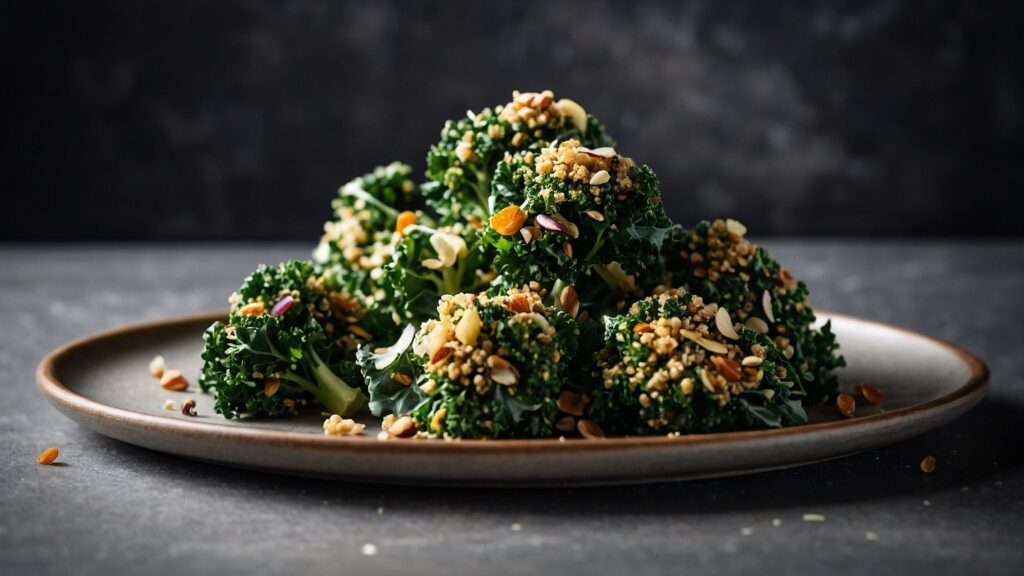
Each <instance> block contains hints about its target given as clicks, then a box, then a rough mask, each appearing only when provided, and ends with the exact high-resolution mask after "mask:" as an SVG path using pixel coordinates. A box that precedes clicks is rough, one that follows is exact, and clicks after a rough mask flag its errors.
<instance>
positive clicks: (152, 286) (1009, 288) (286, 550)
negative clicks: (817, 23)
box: [0, 240, 1024, 576]
mask: <svg viewBox="0 0 1024 576" xmlns="http://www.w3.org/2000/svg"><path fill="white" fill-rule="evenodd" d="M767 244H768V246H769V247H770V248H771V249H772V250H773V252H774V254H775V255H776V256H777V257H778V258H779V259H780V260H782V261H783V262H784V263H785V264H787V265H788V267H789V268H790V269H791V270H792V271H793V272H794V273H795V274H796V275H797V276H799V277H802V278H804V279H806V280H807V282H808V283H809V285H810V286H811V289H812V299H813V301H814V303H815V304H817V305H818V306H820V307H823V308H829V309H834V310H837V311H842V312H847V313H851V314H857V315H863V316H867V317H870V318H874V319H878V320H883V321H886V322H892V323H895V324H899V325H902V326H906V327H909V328H911V329H915V330H919V331H922V332H925V333H927V334H931V335H934V336H938V337H940V338H944V339H947V340H950V341H952V342H955V343H957V344H960V345H962V346H965V347H966V348H967V349H969V350H971V351H973V352H975V353H977V354H979V355H980V356H981V357H982V358H984V359H985V360H986V361H987V362H988V364H989V367H990V368H991V371H992V387H991V393H990V396H989V397H988V399H987V400H986V401H985V402H983V403H982V404H981V405H980V406H979V407H978V408H976V409H975V410H974V411H972V412H971V413H970V414H968V415H966V416H964V417H962V418H961V419H959V420H957V421H955V422H954V423H952V424H949V425H947V426H945V427H943V428H941V429H938V430H935V431H934V432H932V433H929V434H926V435H924V436H921V437H918V438H915V439H913V440H909V441H905V442H901V443H899V444H896V445H893V446H890V447H887V448H883V449H881V450H876V451H873V452H869V453H865V454H861V455H859V456H854V457H851V458H846V459H843V460H838V461H834V462H829V463H824V464H818V465H814V466H808V467H804V468H798V469H793V470H787V471H780V472H772V473H764V474H757V475H752V476H746V477H740V478H730V479H721V480H706V481H697V482H686V483H676V484H661V485H651V486H642V487H622V488H588V489H547V490H479V489H477V490H474V489H440V488H422V489H416V488H409V487H390V486H373V485H354V484H345V483H339V482H327V481H319V480H308V479H302V478H293V477H285V476H277V475H272V474H263V473H257V472H249V471H242V470H236V469H230V468H223V467H218V466H215V465H208V464H201V463H197V462H192V461H188V460H182V459H179V458H175V457H172V456H167V455H164V454H160V453H156V452H151V451H148V450H144V449H141V448H136V447H134V446H131V445H128V444H123V443H120V442H117V441H114V440H110V439H107V438H105V437H102V436H99V435H97V434H94V433H92V432H89V431H88V430H86V429H84V428H82V427H79V426H78V425H76V424H74V423H72V422H71V421H69V420H67V419H65V418H64V417H63V416H61V415H60V414H58V413H57V411H56V410H54V409H53V408H51V407H50V406H49V405H48V404H47V402H46V401H45V400H43V398H42V397H41V396H40V395H39V394H38V393H37V392H36V390H35V387H34V384H33V371H34V369H35V366H36V363H37V362H38V361H39V360H40V358H41V357H42V356H43V355H44V353H46V352H47V351H48V350H50V349H51V348H53V347H55V346H57V345H59V344H61V343H63V342H65V341H67V340H69V339H71V338H74V337H77V336H82V335H84V334H87V333H90V332H93V331H96V330H101V329H104V328H110V327H114V326H117V325H120V324H126V323H131V322H138V321H142V320H147V319H153V318H159V317H161V316H167V315H174V314H182V313H188V312H194V311H201V310H209V309H215V308H218V307H224V306H226V301H225V299H226V297H227V295H228V294H229V293H230V292H231V291H232V290H233V289H234V288H235V287H236V286H237V285H238V283H239V282H240V280H241V278H242V277H243V276H244V275H245V274H246V273H247V272H248V271H249V270H250V269H252V268H253V267H254V266H255V265H256V264H257V263H259V262H277V261H280V260H282V259H285V258H288V257H293V256H303V255H304V254H305V252H306V250H305V247H303V246H299V245H266V246H259V245H257V246H253V245H245V246H241V245H224V244H217V245H199V244H193V245H184V246H141V247H137V246H131V247H126V246H88V247H81V246H0V573H3V574H5V575H13V574H22V573H32V574H36V575H42V574H62V575H66V574H76V575H79V574H117V573H131V574H206V573H215V574H219V575H221V576H229V575H234V574H263V573H271V572H273V573H286V574H308V573H332V574H371V573H385V574H402V575H409V574H431V573H446V574H490V573H501V574H528V575H538V574H623V573H627V572H629V573H634V574H656V573H660V574H682V573H709V572H712V571H714V572H715V573H719V574H753V573H759V574H823V573H826V572H827V573H837V574H839V573H858V574H864V573H868V572H869V571H870V573H872V574H875V575H881V574H901V575H905V574H908V573H913V572H912V571H917V572H918V573H922V574H925V573H937V574H945V573H965V572H971V573H993V574H998V573H1002V574H1011V573H1015V574H1019V573H1021V572H1020V570H1022V568H1021V567H1022V565H1024V439H1022V438H1024V433H1022V431H1021V427H1022V426H1024V376H1022V374H1024V313H1022V310H1024V307H1022V301H1024V242H1020V241H1016V242H997V243H976V244H957V245H953V244H949V243H922V242H913V243H909V242H872V243H863V242H854V241H841V240H830V241H814V242H812V241H800V242H797V241H774V242H769V243H767ZM50 445H55V446H59V447H60V449H61V460H60V461H61V462H63V465H62V466H60V467H54V466H50V467H45V466H40V465H37V464H36V463H35V458H36V455H37V454H38V453H39V452H40V451H41V450H42V449H43V448H45V447H47V446H50ZM927 454H934V455H935V456H936V457H937V458H938V461H939V468H938V470H937V471H936V472H935V473H934V474H932V475H927V476H926V475H924V474H922V473H920V472H919V471H918V469H917V467H918V463H919V462H920V460H921V458H922V457H923V456H925V455H927ZM804 513H818V514H824V515H825V517H826V521H825V522H823V523H815V524H810V523H804V522H803V521H802V515H803V514H804ZM774 519H779V520H781V524H780V525H778V526H773V520H774ZM869 531H870V532H873V533H874V534H877V540H869V539H868V538H867V537H866V535H867V533H868V532H869ZM366 544H373V545H375V546H376V549H377V553H376V555H364V554H363V553H362V551H363V549H364V545H366Z"/></svg>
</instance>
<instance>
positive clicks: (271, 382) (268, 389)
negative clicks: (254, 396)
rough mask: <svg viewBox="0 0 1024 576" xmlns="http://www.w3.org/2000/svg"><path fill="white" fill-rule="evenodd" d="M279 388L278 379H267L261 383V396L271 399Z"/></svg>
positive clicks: (279, 380)
mask: <svg viewBox="0 0 1024 576" xmlns="http://www.w3.org/2000/svg"><path fill="white" fill-rule="evenodd" d="M280 388H281V379H280V378H267V379H266V380H265V381H264V382H263V395H264V396H266V397H267V398H272V397H273V396H274V394H277V391H278V390H279V389H280Z"/></svg>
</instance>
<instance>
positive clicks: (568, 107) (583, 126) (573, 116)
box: [555, 98, 587, 134]
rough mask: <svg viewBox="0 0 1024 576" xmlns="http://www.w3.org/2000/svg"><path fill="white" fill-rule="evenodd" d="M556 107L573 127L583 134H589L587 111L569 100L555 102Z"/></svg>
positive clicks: (563, 99)
mask: <svg viewBox="0 0 1024 576" xmlns="http://www.w3.org/2000/svg"><path fill="white" fill-rule="evenodd" d="M555 106H557V107H558V109H559V110H561V112H562V114H564V115H565V117H566V118H568V119H569V122H572V125H573V126H575V127H576V129H577V130H579V131H580V132H582V133H583V134H586V133H587V111H586V110H584V109H583V107H582V106H580V105H579V104H577V103H576V102H574V101H572V100H569V99H568V98H562V99H561V100H559V101H558V102H555Z"/></svg>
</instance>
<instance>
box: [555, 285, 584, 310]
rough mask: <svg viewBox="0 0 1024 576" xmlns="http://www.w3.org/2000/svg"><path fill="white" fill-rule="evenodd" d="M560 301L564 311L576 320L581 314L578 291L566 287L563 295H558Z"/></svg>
mask: <svg viewBox="0 0 1024 576" xmlns="http://www.w3.org/2000/svg"><path fill="white" fill-rule="evenodd" d="M558 299H559V303H560V304H561V305H562V310H563V311H565V313H566V314H568V315H569V316H572V317H573V318H576V315H577V314H579V312H580V297H579V294H577V293H576V289H575V288H573V287H572V286H566V287H565V288H563V289H562V293H561V294H559V295H558Z"/></svg>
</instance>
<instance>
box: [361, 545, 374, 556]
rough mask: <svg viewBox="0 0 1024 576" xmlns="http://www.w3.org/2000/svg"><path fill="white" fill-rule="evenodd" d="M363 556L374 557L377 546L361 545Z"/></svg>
mask: <svg viewBox="0 0 1024 576" xmlns="http://www.w3.org/2000/svg"><path fill="white" fill-rule="evenodd" d="M362 553H363V556H376V555H377V546H376V545H375V544H363V549H362Z"/></svg>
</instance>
